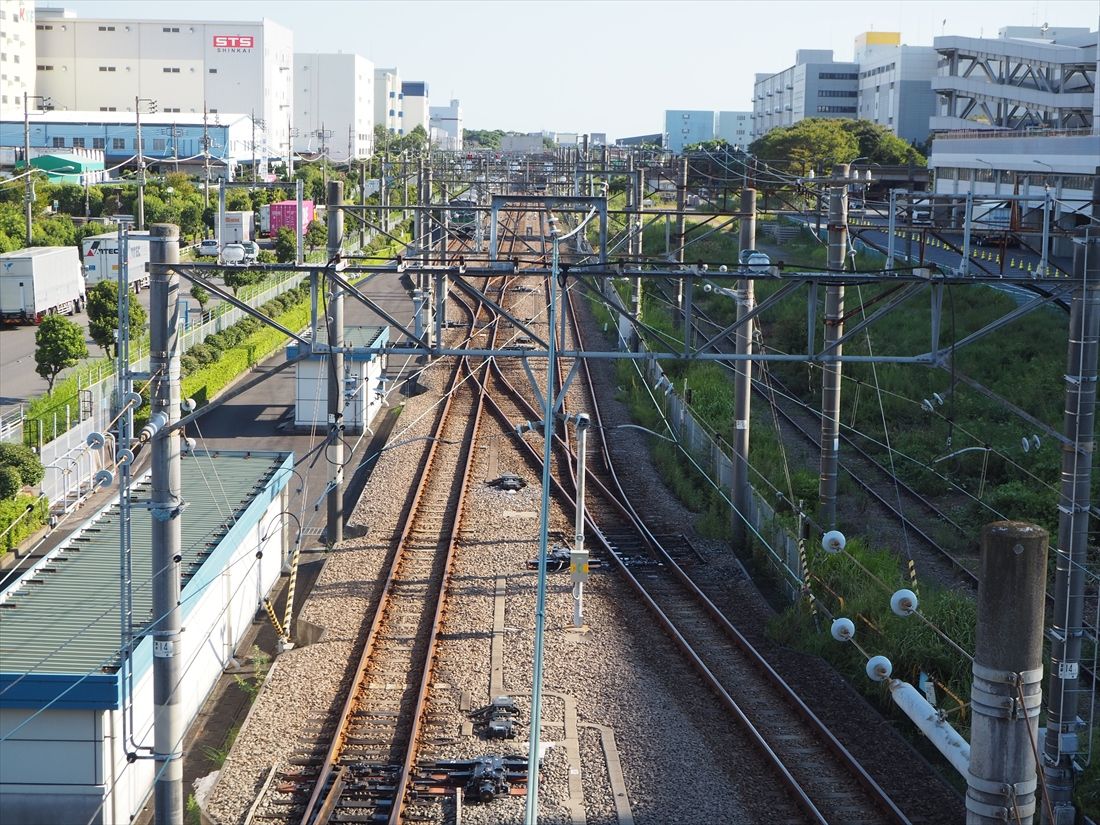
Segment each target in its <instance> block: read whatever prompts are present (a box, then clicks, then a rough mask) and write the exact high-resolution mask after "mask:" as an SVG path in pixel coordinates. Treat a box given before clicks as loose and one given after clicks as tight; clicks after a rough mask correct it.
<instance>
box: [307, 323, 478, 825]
mask: <svg viewBox="0 0 1100 825" xmlns="http://www.w3.org/2000/svg"><path fill="white" fill-rule="evenodd" d="M479 315H480V309H479V310H478V311H477V312H475V313H471V315H470V323H469V329H470V333H469V334H468V335H467V336H466V338H465V340H464V341H463V344H465V345H468V344H469V343H470V342H472V340H473V338H474V337H475V336H476V335H477V334H478V333H479V332H480V331H482V330H485V329H486V328H485V327H483V328H482V330H478V329H477V319H478V316H479ZM490 335H495V327H494V328H493V329H492V330H490ZM465 364H466V359H465V358H460V359H458V360H457V361H456V362H455V365H454V368H453V369H452V371H451V375H450V377H449V379H448V385H447V389H446V395H445V398H446V401H445V402H444V404H443V407H442V408H441V410H440V412H439V415H438V416H437V418H436V421H435V423H434V424H433V428H432V434H431V436H430V439H431V442H430V447H429V448H428V450H427V452H426V453H425V457H424V459H423V461H422V462H421V466H420V468H419V470H418V473H417V481H416V487H415V491H414V492H413V495H412V499H411V501H410V503H409V505H408V512H407V513H406V516H405V518H404V523H403V527H402V531H401V534H400V536H399V538H398V541H397V549H396V551H395V553H394V557H393V560H392V562H391V564H390V566H389V568H388V570H387V576H386V580H385V582H384V584H383V587H382V591H381V596H380V598H379V600H378V603H377V604H376V606H375V610H374V614H373V616H372V619H371V624H370V627H369V629H368V631H367V639H366V642H365V643H364V646H363V650H362V653H361V654H360V657H359V660H358V662H357V664H356V669H355V676H354V678H353V680H352V689H351V690H350V691H349V692H348V696H347V698H346V699H345V701H344V704H343V707H342V709H341V712H340V715H339V717H338V718H339V721H338V730H337V733H336V736H335V737H334V738H333V740H332V742H331V743H330V745H329V747H328V749H327V752H326V754H325V757H324V761H323V762H322V767H321V770H320V772H319V774H318V777H317V779H316V780H315V783H314V787H313V791H312V793H311V795H310V798H309V800H308V802H307V804H306V808H305V811H304V812H303V814H302V816H301V819H300V821H301V823H302V825H312V823H317V825H320V823H327V822H329V821H330V818H331V816H332V815H333V814H334V813H335V812H336V810H337V807H338V803H339V798H340V794H341V793H342V791H343V788H344V785H345V783H346V778H345V768H344V766H340V765H339V764H338V763H339V759H340V756H341V754H342V752H343V750H344V746H345V744H346V741H347V737H348V733H349V729H350V726H351V719H352V716H353V713H354V711H355V708H356V705H357V701H358V699H359V692H358V690H357V689H356V687H357V686H358V685H360V684H361V683H362V682H363V681H364V680H365V678H366V674H367V672H368V669H369V667H370V662H371V657H372V655H373V654H374V652H375V649H376V646H377V645H378V642H379V636H380V631H381V629H382V626H383V622H384V619H385V616H386V615H387V612H388V610H387V609H388V607H389V606H390V604H391V598H392V596H393V592H394V589H395V582H396V580H397V577H398V573H399V570H400V568H401V566H402V562H403V561H404V559H405V557H406V553H405V551H406V550H407V548H408V545H409V540H410V537H411V535H412V532H413V529H414V526H415V525H416V523H417V517H418V514H419V511H420V505H421V502H422V501H423V497H424V493H425V490H426V489H427V486H428V482H429V479H430V477H431V472H432V470H433V468H434V466H435V458H436V452H437V448H438V445H439V444H440V441H441V434H442V433H443V430H444V427H445V426H446V424H447V423H448V417H449V415H450V412H451V406H452V401H453V400H454V397H455V391H456V389H457V388H458V387H459V384H460V383H461V380H460V379H461V376H462V372H463V369H464V365H465ZM483 408H484V404H483V393H480V392H479V394H478V397H477V398H476V399H475V410H474V418H473V422H472V425H469V424H468V425H467V428H466V434H465V435H464V441H463V443H464V445H467V446H468V445H471V444H472V443H473V442H474V440H476V437H477V432H478V428H479V426H480V424H481V412H482V410H483ZM472 456H473V450H472V449H466V451H465V458H464V459H463V460H462V461H461V480H460V482H459V484H460V487H459V493H458V499H457V502H456V505H455V518H454V519H453V521H452V523H451V525H450V529H449V531H448V534H447V536H446V540H447V550H446V553H445V559H444V563H443V568H442V571H441V581H440V589H439V598H438V599H437V600H436V605H435V611H434V613H433V618H432V624H431V629H430V631H429V637H428V640H427V650H426V653H425V655H424V657H423V666H422V670H421V680H420V684H419V686H418V689H417V695H416V699H415V703H414V706H413V708H412V710H411V712H410V716H411V728H410V734H409V737H408V739H407V742H406V747H405V749H404V758H403V760H402V764H401V766H400V772H399V774H398V777H397V782H396V784H395V786H394V791H393V804H392V805H391V807H390V814H389V817H388V820H387V821H388V822H389V823H391V825H396V823H398V822H399V821H400V818H401V813H402V810H403V808H404V802H405V796H406V789H407V787H408V782H409V776H410V773H411V769H412V764H413V761H414V759H415V756H416V750H417V745H418V742H419V733H420V725H421V719H422V717H423V715H424V714H423V708H424V705H425V704H426V701H427V696H428V691H429V687H430V684H431V675H432V664H433V660H434V656H435V648H436V644H437V641H438V632H439V627H440V625H441V623H442V617H443V608H444V604H445V601H446V599H445V596H446V592H447V588H448V581H449V576H450V571H451V568H452V566H453V560H454V549H455V545H456V544H457V539H458V534H459V529H460V524H461V515H462V506H463V503H464V501H465V495H466V489H467V486H468V481H469V474H470V470H471V468H472ZM334 774H338V775H339V776H338V777H337V779H336V781H333V782H332V783H331V784H330V783H329V779H330V778H331V777H333V776H334Z"/></svg>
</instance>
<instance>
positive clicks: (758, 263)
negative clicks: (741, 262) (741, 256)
mask: <svg viewBox="0 0 1100 825" xmlns="http://www.w3.org/2000/svg"><path fill="white" fill-rule="evenodd" d="M745 265H746V266H748V268H749V272H755V273H756V274H758V275H759V274H761V273H764V272H767V271H768V267H770V266H771V265H772V259H771V258H769V257H768V256H767V255H766V254H765V253H763V252H753V253H752V254H751V255H749V256H748V257H747V258H746V259H745Z"/></svg>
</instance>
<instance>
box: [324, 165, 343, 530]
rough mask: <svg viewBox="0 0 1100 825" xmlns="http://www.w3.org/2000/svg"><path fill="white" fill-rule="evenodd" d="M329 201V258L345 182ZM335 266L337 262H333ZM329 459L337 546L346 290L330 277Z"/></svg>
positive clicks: (339, 225) (333, 187)
mask: <svg viewBox="0 0 1100 825" xmlns="http://www.w3.org/2000/svg"><path fill="white" fill-rule="evenodd" d="M325 200H326V201H327V202H328V259H329V261H330V262H331V261H333V259H334V258H336V257H337V256H339V254H340V242H341V241H342V240H343V238H344V210H343V209H341V208H340V207H341V206H342V205H343V203H344V183H343V181H338V180H334V181H330V182H329V184H328V191H327V192H326V193H325ZM330 265H332V266H334V265H335V264H332V263H330ZM328 315H329V317H328V343H329V352H330V355H329V358H330V359H331V361H332V363H331V364H330V365H329V374H328V417H329V449H328V451H327V455H328V459H329V461H330V462H331V463H332V482H331V486H330V487H329V491H328V540H329V544H331V545H333V546H336V545H337V544H339V543H340V542H342V541H343V540H344V353H343V352H342V351H341V350H342V349H343V346H344V291H343V290H342V289H340V287H339V285H338V284H337V283H336V281H335V280H333V279H331V278H330V279H329V293H328Z"/></svg>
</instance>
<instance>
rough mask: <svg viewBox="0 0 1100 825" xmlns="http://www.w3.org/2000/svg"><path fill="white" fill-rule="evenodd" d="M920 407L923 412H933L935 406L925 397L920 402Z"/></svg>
mask: <svg viewBox="0 0 1100 825" xmlns="http://www.w3.org/2000/svg"><path fill="white" fill-rule="evenodd" d="M920 408H921V409H922V410H924V411H925V412H935V407H933V406H932V402H931V401H929V400H928V399H927V398H926V399H924V400H923V401H921V402H920Z"/></svg>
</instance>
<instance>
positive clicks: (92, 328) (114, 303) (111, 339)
mask: <svg viewBox="0 0 1100 825" xmlns="http://www.w3.org/2000/svg"><path fill="white" fill-rule="evenodd" d="M147 317H148V316H147V315H146V312H145V307H143V306H142V305H141V304H140V303H138V302H137V301H130V334H131V335H133V333H134V330H137V331H138V332H139V334H140V332H141V331H142V330H144V329H145V322H146V320H147ZM117 329H118V282H117V281H100V282H99V283H98V284H96V285H95V286H93V287H92V288H91V289H89V290H88V332H89V334H90V335H91V336H92V340H93V341H95V342H96V343H97V344H98V345H99V346H101V347H103V351H104V352H105V353H107V355H114V354H115V351H116V350H115V330H117Z"/></svg>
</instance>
